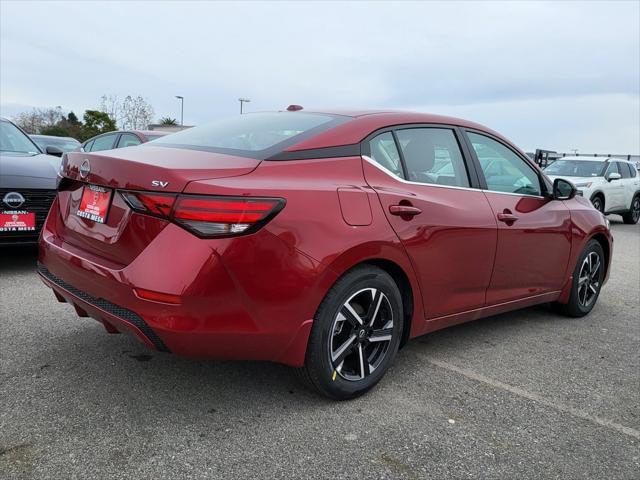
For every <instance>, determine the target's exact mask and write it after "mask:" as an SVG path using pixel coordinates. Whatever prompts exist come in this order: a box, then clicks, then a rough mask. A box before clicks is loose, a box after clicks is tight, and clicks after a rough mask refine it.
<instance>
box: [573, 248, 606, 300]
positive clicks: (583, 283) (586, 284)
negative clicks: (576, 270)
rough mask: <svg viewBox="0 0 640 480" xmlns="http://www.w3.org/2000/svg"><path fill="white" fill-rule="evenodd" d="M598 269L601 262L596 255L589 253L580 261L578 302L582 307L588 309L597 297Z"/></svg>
mask: <svg viewBox="0 0 640 480" xmlns="http://www.w3.org/2000/svg"><path fill="white" fill-rule="evenodd" d="M600 268H601V262H600V256H599V255H598V253H596V252H589V254H588V255H587V256H586V257H585V259H584V260H583V261H582V265H581V266H580V274H579V275H578V301H579V302H580V305H582V306H583V307H589V306H590V305H591V304H592V303H593V302H594V301H595V299H596V297H597V296H598V291H599V290H600Z"/></svg>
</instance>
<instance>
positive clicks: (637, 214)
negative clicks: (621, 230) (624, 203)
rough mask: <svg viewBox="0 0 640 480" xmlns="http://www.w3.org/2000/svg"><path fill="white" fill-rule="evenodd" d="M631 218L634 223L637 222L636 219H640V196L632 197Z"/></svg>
mask: <svg viewBox="0 0 640 480" xmlns="http://www.w3.org/2000/svg"><path fill="white" fill-rule="evenodd" d="M631 218H632V219H633V222H634V223H637V222H638V220H640V197H636V198H634V199H633V204H632V205H631Z"/></svg>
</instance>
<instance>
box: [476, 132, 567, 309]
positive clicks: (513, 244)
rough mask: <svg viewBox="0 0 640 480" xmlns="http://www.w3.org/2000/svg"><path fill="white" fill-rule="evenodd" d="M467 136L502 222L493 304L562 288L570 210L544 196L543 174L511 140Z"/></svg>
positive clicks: (489, 297) (491, 292) (491, 291)
mask: <svg viewBox="0 0 640 480" xmlns="http://www.w3.org/2000/svg"><path fill="white" fill-rule="evenodd" d="M467 136H468V138H469V140H470V142H471V145H472V147H473V151H474V152H475V155H476V157H477V164H479V167H480V170H481V171H482V173H483V176H484V180H485V181H486V190H485V196H486V198H487V200H488V201H489V204H490V205H491V209H492V212H493V215H494V217H495V219H496V220H497V222H498V245H497V249H496V252H497V253H496V259H495V266H494V268H493V276H492V278H491V283H490V286H489V290H488V291H487V304H488V305H494V304H498V303H503V302H508V301H511V300H516V299H519V298H524V297H528V296H533V295H538V294H541V293H546V292H553V291H557V290H560V289H561V288H562V287H563V283H564V281H565V280H566V278H567V273H566V272H567V268H568V264H567V263H568V260H569V254H570V250H571V216H570V213H569V209H568V208H567V207H566V206H565V205H564V203H563V202H562V201H558V200H551V199H550V198H548V197H546V196H544V193H545V192H544V191H543V188H542V185H541V183H540V177H539V176H538V174H537V172H536V171H535V170H534V168H533V167H532V166H531V165H530V164H529V163H528V162H527V161H526V160H525V159H524V158H522V157H521V156H520V155H518V154H516V153H515V152H514V151H513V150H511V149H510V148H509V147H507V146H506V145H505V144H503V143H502V142H500V141H498V140H496V139H493V138H491V137H489V136H486V135H482V134H479V133H474V132H467Z"/></svg>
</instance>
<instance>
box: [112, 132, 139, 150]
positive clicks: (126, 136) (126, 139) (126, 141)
mask: <svg viewBox="0 0 640 480" xmlns="http://www.w3.org/2000/svg"><path fill="white" fill-rule="evenodd" d="M141 143H142V141H141V140H140V139H139V138H138V136H137V135H134V134H133V133H123V134H122V135H120V140H118V148H124V147H134V146H136V145H140V144H141Z"/></svg>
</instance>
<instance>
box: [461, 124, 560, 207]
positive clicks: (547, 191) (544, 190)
mask: <svg viewBox="0 0 640 480" xmlns="http://www.w3.org/2000/svg"><path fill="white" fill-rule="evenodd" d="M462 132H463V134H464V139H465V141H466V142H467V148H469V152H470V154H471V157H472V159H473V163H474V165H475V167H476V171H477V172H478V175H479V177H480V185H481V187H480V188H481V189H482V190H485V191H487V192H492V193H499V194H504V195H516V196H520V197H533V198H549V197H550V196H551V191H552V187H551V186H550V185H549V184H548V182H547V180H546V178H545V176H544V175H543V174H542V172H541V171H540V170H539V169H538V168H537V167H536V166H535V164H534V163H532V161H531V159H530V158H529V157H527V156H526V155H525V156H523V155H521V154H520V153H518V152H517V151H516V150H514V149H513V147H512V146H511V145H509V144H508V143H506V142H505V141H504V140H502V139H500V138H498V137H496V136H495V135H492V134H491V133H489V132H485V131H483V130H478V129H475V128H463V129H462ZM468 133H474V134H476V135H480V136H483V137H487V138H490V139H491V140H493V141H495V142H497V143H499V144H500V145H502V146H503V147H505V148H506V149H508V150H509V151H510V152H512V153H513V154H514V155H515V156H516V157H518V158H520V159H521V160H522V161H523V162H524V163H525V164H526V165H527V166H528V167H529V168H530V169H531V170H532V171H533V173H534V174H535V175H536V177H537V178H538V182H540V190H541V192H540V193H541V195H530V194H528V193H514V192H500V191H498V190H491V189H490V188H489V186H488V185H487V179H486V178H485V176H484V171H483V170H482V165H481V164H480V160H479V159H478V155H477V154H476V151H475V149H474V148H473V143H472V142H471V139H470V138H469V135H468Z"/></svg>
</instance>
